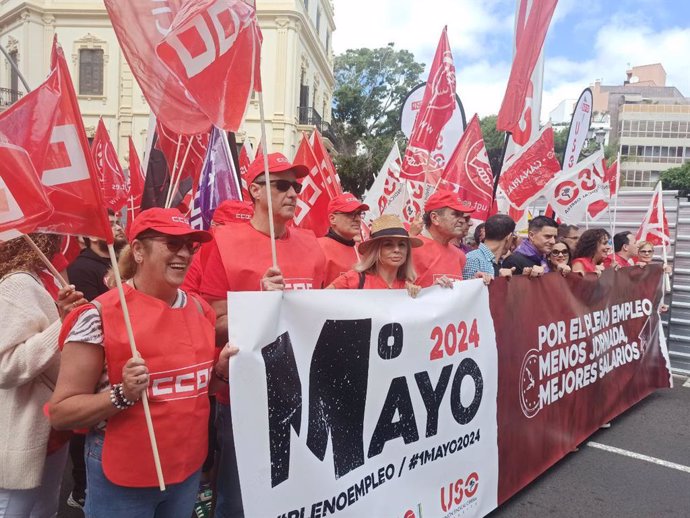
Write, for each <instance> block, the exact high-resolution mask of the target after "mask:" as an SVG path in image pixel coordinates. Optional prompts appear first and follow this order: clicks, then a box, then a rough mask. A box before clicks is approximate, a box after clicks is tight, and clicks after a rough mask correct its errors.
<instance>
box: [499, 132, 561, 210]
mask: <svg viewBox="0 0 690 518" xmlns="http://www.w3.org/2000/svg"><path fill="white" fill-rule="evenodd" d="M560 170H561V165H560V164H559V163H558V159H557V158H556V153H554V150H553V129H552V128H551V126H547V127H546V128H544V130H543V131H542V133H541V135H539V137H538V138H537V139H536V140H535V141H534V142H533V143H532V144H531V145H530V146H529V147H528V148H526V149H525V150H524V151H523V152H522V154H520V155H519V156H518V157H516V158H515V159H514V160H513V161H512V162H511V163H510V164H508V165H507V169H506V170H505V171H504V172H503V174H501V178H500V180H499V182H498V185H499V186H500V187H501V189H502V190H503V192H504V193H505V195H506V197H507V198H508V201H509V202H510V204H511V205H512V206H513V207H515V208H517V209H524V208H525V206H526V205H527V204H528V203H529V202H530V201H532V200H533V199H534V198H536V197H537V196H539V194H540V193H541V191H542V189H544V186H545V185H546V184H547V183H549V182H550V181H551V179H552V178H553V177H554V176H555V175H556V173H558V172H559V171H560Z"/></svg>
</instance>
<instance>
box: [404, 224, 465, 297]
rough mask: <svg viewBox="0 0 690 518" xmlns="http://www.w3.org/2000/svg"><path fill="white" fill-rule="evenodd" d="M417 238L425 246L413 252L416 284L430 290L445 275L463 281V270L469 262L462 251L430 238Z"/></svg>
mask: <svg viewBox="0 0 690 518" xmlns="http://www.w3.org/2000/svg"><path fill="white" fill-rule="evenodd" d="M417 237H418V238H419V239H421V240H422V241H423V242H424V245H423V246H421V247H419V248H415V249H414V250H412V259H413V261H414V268H415V270H416V272H417V280H416V281H415V284H418V285H419V286H421V287H422V288H428V287H429V286H431V285H433V284H434V281H435V280H436V279H438V278H439V277H441V276H443V275H445V276H446V277H448V278H450V279H458V280H462V269H463V268H464V267H465V262H466V261H467V258H466V257H465V253H464V252H463V251H462V250H460V249H459V248H458V247H457V246H454V245H451V244H448V245H442V244H441V243H439V242H438V241H435V240H433V239H430V238H428V237H424V236H417Z"/></svg>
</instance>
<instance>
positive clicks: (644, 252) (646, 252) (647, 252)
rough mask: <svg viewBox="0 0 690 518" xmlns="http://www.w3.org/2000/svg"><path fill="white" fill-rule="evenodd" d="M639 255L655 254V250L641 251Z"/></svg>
mask: <svg viewBox="0 0 690 518" xmlns="http://www.w3.org/2000/svg"><path fill="white" fill-rule="evenodd" d="M638 253H639V254H653V253H654V250H640V251H639V252H638Z"/></svg>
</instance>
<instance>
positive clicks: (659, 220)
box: [635, 182, 671, 246]
mask: <svg viewBox="0 0 690 518" xmlns="http://www.w3.org/2000/svg"><path fill="white" fill-rule="evenodd" d="M635 239H636V240H637V241H649V242H650V243H652V244H653V245H654V246H661V245H670V244H671V233H670V231H669V228H668V220H667V219H666V210H665V209H664V193H663V191H662V190H661V182H659V183H657V184H656V189H654V196H653V197H652V202H651V203H650V204H649V209H648V210H647V214H646V215H645V217H644V219H643V220H642V225H640V229H639V230H638V231H637V235H636V236H635Z"/></svg>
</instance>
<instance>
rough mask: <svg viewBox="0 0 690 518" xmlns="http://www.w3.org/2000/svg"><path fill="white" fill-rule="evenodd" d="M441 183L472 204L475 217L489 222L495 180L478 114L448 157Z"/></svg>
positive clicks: (473, 216)
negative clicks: (487, 219)
mask: <svg viewBox="0 0 690 518" xmlns="http://www.w3.org/2000/svg"><path fill="white" fill-rule="evenodd" d="M439 186H441V187H443V188H444V189H448V190H451V191H454V192H457V193H458V194H459V195H460V197H461V198H462V199H463V200H464V201H465V202H466V203H468V204H470V205H472V206H473V207H474V210H475V211H474V213H473V214H472V218H474V219H478V220H481V221H486V218H488V217H489V213H490V209H491V199H492V197H493V186H494V180H493V173H492V171H491V164H490V163H489V155H488V154H487V153H486V147H485V146H484V138H483V136H482V129H481V127H480V125H479V117H477V115H475V116H474V117H472V120H471V121H470V123H469V124H468V125H467V128H466V129H465V133H463V135H462V138H461V139H460V142H458V145H457V147H456V148H455V150H454V151H453V154H452V155H451V157H450V159H449V160H448V165H447V166H446V169H445V170H444V171H443V176H442V178H441V182H440V184H439Z"/></svg>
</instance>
